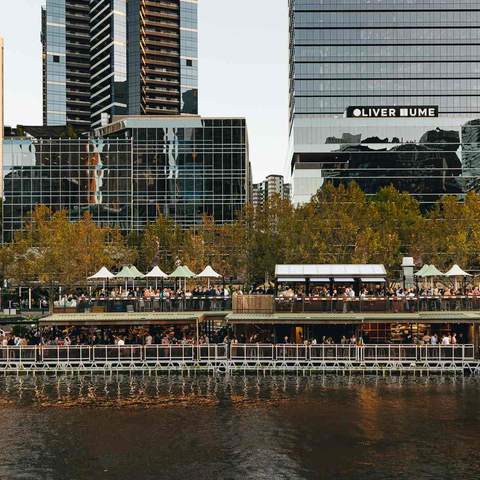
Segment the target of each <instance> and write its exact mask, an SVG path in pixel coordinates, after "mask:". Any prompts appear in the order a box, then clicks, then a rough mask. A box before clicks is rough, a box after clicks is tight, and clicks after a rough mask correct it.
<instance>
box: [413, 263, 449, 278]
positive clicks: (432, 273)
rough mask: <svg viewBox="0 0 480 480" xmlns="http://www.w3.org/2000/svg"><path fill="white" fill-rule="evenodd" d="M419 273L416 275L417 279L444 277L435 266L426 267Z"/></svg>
mask: <svg viewBox="0 0 480 480" xmlns="http://www.w3.org/2000/svg"><path fill="white" fill-rule="evenodd" d="M422 270H423V272H422ZM420 272H422V273H421V275H420V274H419V273H420ZM420 272H417V273H416V275H417V277H443V276H444V274H443V273H442V272H441V271H440V270H439V269H438V268H437V267H436V266H435V265H426V266H425V269H423V268H422V269H421V270H420Z"/></svg>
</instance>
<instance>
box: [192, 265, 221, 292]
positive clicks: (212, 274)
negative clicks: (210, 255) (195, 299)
mask: <svg viewBox="0 0 480 480" xmlns="http://www.w3.org/2000/svg"><path fill="white" fill-rule="evenodd" d="M197 278H207V279H208V288H210V279H211V278H222V276H221V275H220V274H219V273H217V272H216V271H215V270H214V269H213V268H212V267H211V266H210V265H207V266H206V267H205V269H204V270H203V272H201V273H199V274H198V275H197Z"/></svg>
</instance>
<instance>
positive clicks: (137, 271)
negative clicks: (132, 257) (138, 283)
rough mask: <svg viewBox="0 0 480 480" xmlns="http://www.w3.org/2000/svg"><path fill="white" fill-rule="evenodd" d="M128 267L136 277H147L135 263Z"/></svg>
mask: <svg viewBox="0 0 480 480" xmlns="http://www.w3.org/2000/svg"><path fill="white" fill-rule="evenodd" d="M128 268H129V269H130V272H131V273H132V275H135V278H143V277H145V275H144V274H143V273H142V272H141V271H140V270H139V269H138V268H137V267H136V266H135V265H130V266H129V267H128Z"/></svg>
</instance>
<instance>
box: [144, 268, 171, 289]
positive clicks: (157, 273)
mask: <svg viewBox="0 0 480 480" xmlns="http://www.w3.org/2000/svg"><path fill="white" fill-rule="evenodd" d="M145 278H154V279H155V289H158V279H159V278H160V279H162V280H164V279H165V278H168V275H167V274H166V273H165V272H164V271H162V270H161V269H160V267H159V266H158V265H155V266H154V267H153V268H152V269H151V270H150V271H149V272H148V273H147V274H146V275H145Z"/></svg>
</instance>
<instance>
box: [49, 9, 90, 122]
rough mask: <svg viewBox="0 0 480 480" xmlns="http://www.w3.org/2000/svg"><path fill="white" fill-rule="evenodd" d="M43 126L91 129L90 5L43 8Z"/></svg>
mask: <svg viewBox="0 0 480 480" xmlns="http://www.w3.org/2000/svg"><path fill="white" fill-rule="evenodd" d="M42 55H43V124H44V125H66V124H69V125H72V126H73V127H75V128H79V129H88V128H89V126H90V2H89V0H47V3H46V7H45V8H42Z"/></svg>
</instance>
